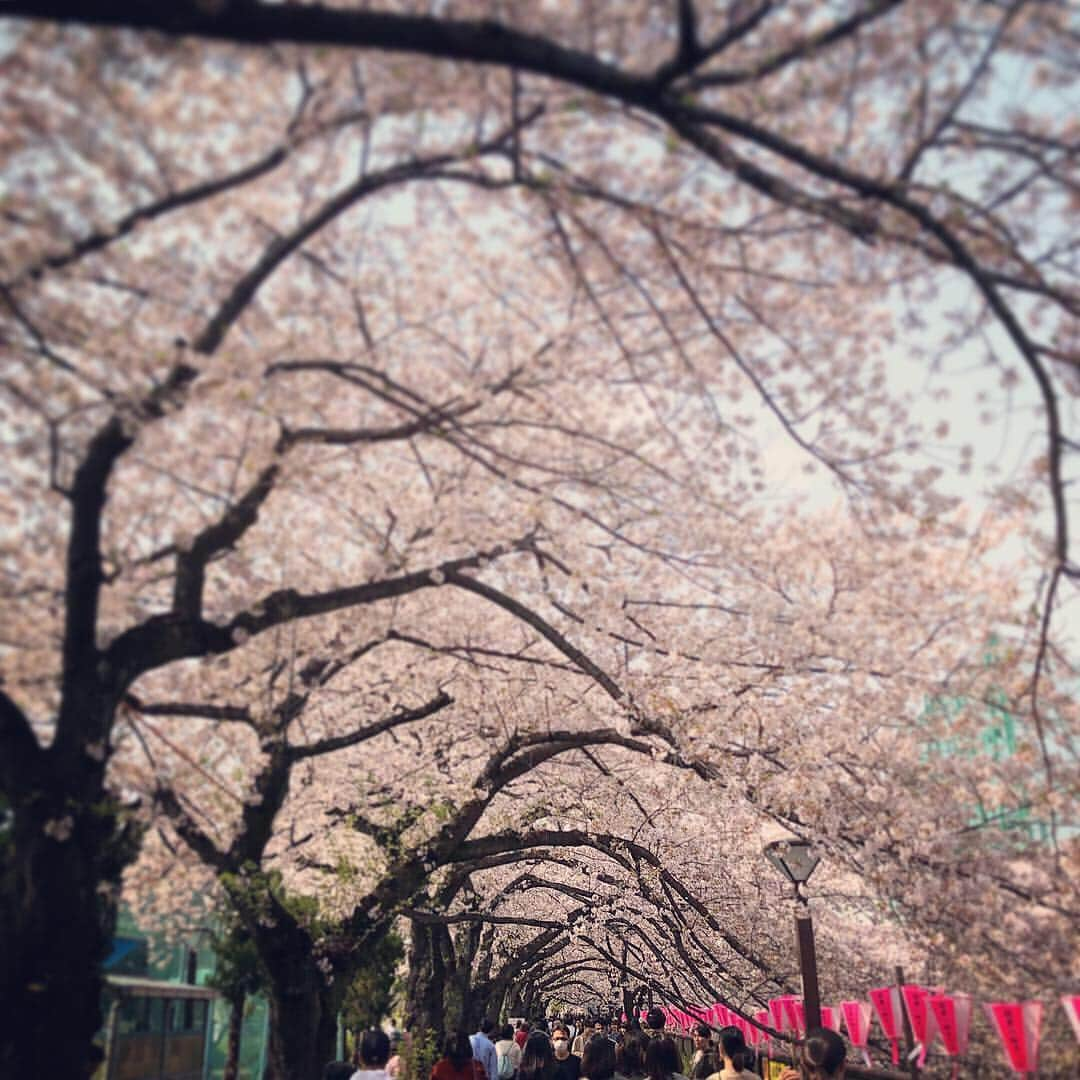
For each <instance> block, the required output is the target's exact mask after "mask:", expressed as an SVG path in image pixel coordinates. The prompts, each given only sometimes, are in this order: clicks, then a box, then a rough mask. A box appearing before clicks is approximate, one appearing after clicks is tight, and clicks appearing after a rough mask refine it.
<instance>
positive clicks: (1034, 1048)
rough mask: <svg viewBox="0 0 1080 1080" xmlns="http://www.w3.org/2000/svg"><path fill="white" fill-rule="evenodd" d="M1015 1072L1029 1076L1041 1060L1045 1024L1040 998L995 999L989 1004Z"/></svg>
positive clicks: (989, 1010) (988, 1008) (987, 1009)
mask: <svg viewBox="0 0 1080 1080" xmlns="http://www.w3.org/2000/svg"><path fill="white" fill-rule="evenodd" d="M986 1012H987V1015H988V1016H989V1017H990V1022H991V1023H992V1024H993V1025H994V1028H995V1030H996V1031H997V1033H998V1038H1000V1039H1001V1045H1002V1047H1003V1048H1004V1050H1005V1057H1006V1058H1007V1059H1008V1062H1009V1065H1010V1066H1011V1067H1012V1070H1013V1072H1016V1073H1019V1074H1020V1075H1021V1076H1026V1075H1027V1074H1028V1073H1033V1072H1034V1071H1035V1069H1036V1067H1037V1066H1038V1063H1039V1030H1040V1028H1041V1027H1042V1017H1043V1004H1042V1002H1041V1001H1022V1002H1013V1001H1009V1002H1004V1001H998V1002H993V1003H991V1004H989V1005H987V1006H986Z"/></svg>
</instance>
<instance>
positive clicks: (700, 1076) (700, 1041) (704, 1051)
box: [688, 1024, 720, 1080]
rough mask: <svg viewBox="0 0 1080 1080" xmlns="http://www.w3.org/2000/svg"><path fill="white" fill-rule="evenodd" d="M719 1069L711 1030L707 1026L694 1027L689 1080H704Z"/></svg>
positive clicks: (697, 1025) (698, 1025)
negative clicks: (692, 1054)
mask: <svg viewBox="0 0 1080 1080" xmlns="http://www.w3.org/2000/svg"><path fill="white" fill-rule="evenodd" d="M719 1069H720V1062H719V1061H717V1058H716V1052H715V1051H714V1050H713V1044H712V1028H710V1027H709V1025H708V1024H696V1025H695V1026H694V1056H693V1057H692V1058H691V1059H690V1069H689V1073H688V1075H689V1077H690V1080H706V1077H709V1076H712V1074H713V1073H714V1072H718V1071H719Z"/></svg>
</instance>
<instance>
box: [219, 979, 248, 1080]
mask: <svg viewBox="0 0 1080 1080" xmlns="http://www.w3.org/2000/svg"><path fill="white" fill-rule="evenodd" d="M246 999H247V995H246V994H241V995H240V996H239V997H235V998H233V1000H232V1003H231V1008H230V1009H229V1044H228V1049H227V1050H226V1052H225V1071H224V1072H223V1073H222V1078H221V1080H237V1078H238V1076H239V1075H240V1039H241V1037H242V1035H243V1031H244V1002H245V1000H246Z"/></svg>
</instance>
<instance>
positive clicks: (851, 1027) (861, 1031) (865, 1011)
mask: <svg viewBox="0 0 1080 1080" xmlns="http://www.w3.org/2000/svg"><path fill="white" fill-rule="evenodd" d="M840 1011H841V1012H842V1013H843V1014H844V1026H845V1027H846V1028H847V1030H848V1038H849V1039H850V1040H851V1045H852V1046H854V1047H855V1049H856V1050H861V1051H862V1056H863V1061H865V1062H866V1066H867V1068H869V1067H870V1052H869V1051H868V1050H867V1049H866V1043H867V1040H868V1039H869V1038H870V1005H869V1004H868V1003H867V1002H865V1001H841V1002H840Z"/></svg>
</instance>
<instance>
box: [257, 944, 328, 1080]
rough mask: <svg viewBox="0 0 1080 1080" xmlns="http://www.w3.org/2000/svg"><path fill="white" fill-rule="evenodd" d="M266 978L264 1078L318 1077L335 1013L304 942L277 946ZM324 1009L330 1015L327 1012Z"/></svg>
mask: <svg viewBox="0 0 1080 1080" xmlns="http://www.w3.org/2000/svg"><path fill="white" fill-rule="evenodd" d="M263 959H264V963H266V968H267V974H268V975H269V978H270V994H269V996H270V1046H269V1054H268V1058H267V1075H268V1077H269V1078H270V1080H319V1078H320V1077H321V1076H322V1069H323V1066H324V1065H325V1064H326V1063H327V1062H328V1061H333V1060H334V1050H335V1047H334V1036H335V1033H336V1030H337V1025H336V1014H335V1013H334V1012H333V1008H332V1005H331V1003H330V1001H329V997H328V994H327V992H326V991H327V987H326V983H325V979H324V977H323V973H322V972H321V971H320V970H319V969H318V968H317V967H316V966H315V962H314V958H313V956H312V954H311V949H310V947H307V948H300V949H280V950H277V951H276V953H275V955H274V957H273V959H272V960H271V961H270V962H267V960H266V957H264V958H263ZM327 1012H329V1013H330V1015H329V1016H328V1015H327Z"/></svg>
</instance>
